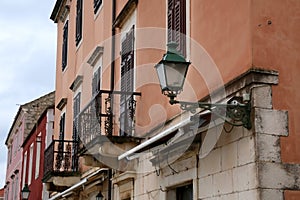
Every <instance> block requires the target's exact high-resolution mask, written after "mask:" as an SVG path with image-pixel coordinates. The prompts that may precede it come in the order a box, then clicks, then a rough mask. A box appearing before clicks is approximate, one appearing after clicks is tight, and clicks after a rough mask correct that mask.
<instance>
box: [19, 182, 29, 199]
mask: <svg viewBox="0 0 300 200" xmlns="http://www.w3.org/2000/svg"><path fill="white" fill-rule="evenodd" d="M21 194H22V199H28V197H29V194H30V190H29V187H28V184H27V183H26V184H25V186H24V187H23V189H22V191H21Z"/></svg>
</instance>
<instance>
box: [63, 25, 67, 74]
mask: <svg viewBox="0 0 300 200" xmlns="http://www.w3.org/2000/svg"><path fill="white" fill-rule="evenodd" d="M68 26H69V21H66V24H65V26H64V29H63V45H62V71H64V69H65V68H66V66H67V62H68V29H69V28H68Z"/></svg>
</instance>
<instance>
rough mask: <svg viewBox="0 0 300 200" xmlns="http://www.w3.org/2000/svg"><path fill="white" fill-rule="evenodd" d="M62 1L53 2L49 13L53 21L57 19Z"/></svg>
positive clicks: (55, 21)
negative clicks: (53, 4)
mask: <svg viewBox="0 0 300 200" xmlns="http://www.w3.org/2000/svg"><path fill="white" fill-rule="evenodd" d="M63 1H64V0H57V1H56V3H55V6H54V8H53V10H52V13H51V16H50V19H51V20H52V21H54V23H57V21H58V14H59V12H60V10H61V8H62V5H63Z"/></svg>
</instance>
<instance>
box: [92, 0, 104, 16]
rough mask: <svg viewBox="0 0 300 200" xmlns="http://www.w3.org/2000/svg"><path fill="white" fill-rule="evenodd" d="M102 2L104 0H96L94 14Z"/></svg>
mask: <svg viewBox="0 0 300 200" xmlns="http://www.w3.org/2000/svg"><path fill="white" fill-rule="evenodd" d="M101 4H102V0H94V14H96V13H97V12H98V10H99V8H100V6H101Z"/></svg>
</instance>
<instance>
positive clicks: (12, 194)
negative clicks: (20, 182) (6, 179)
mask: <svg viewBox="0 0 300 200" xmlns="http://www.w3.org/2000/svg"><path fill="white" fill-rule="evenodd" d="M14 193H15V180H14V179H12V180H11V194H10V196H11V197H13V196H14Z"/></svg>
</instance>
